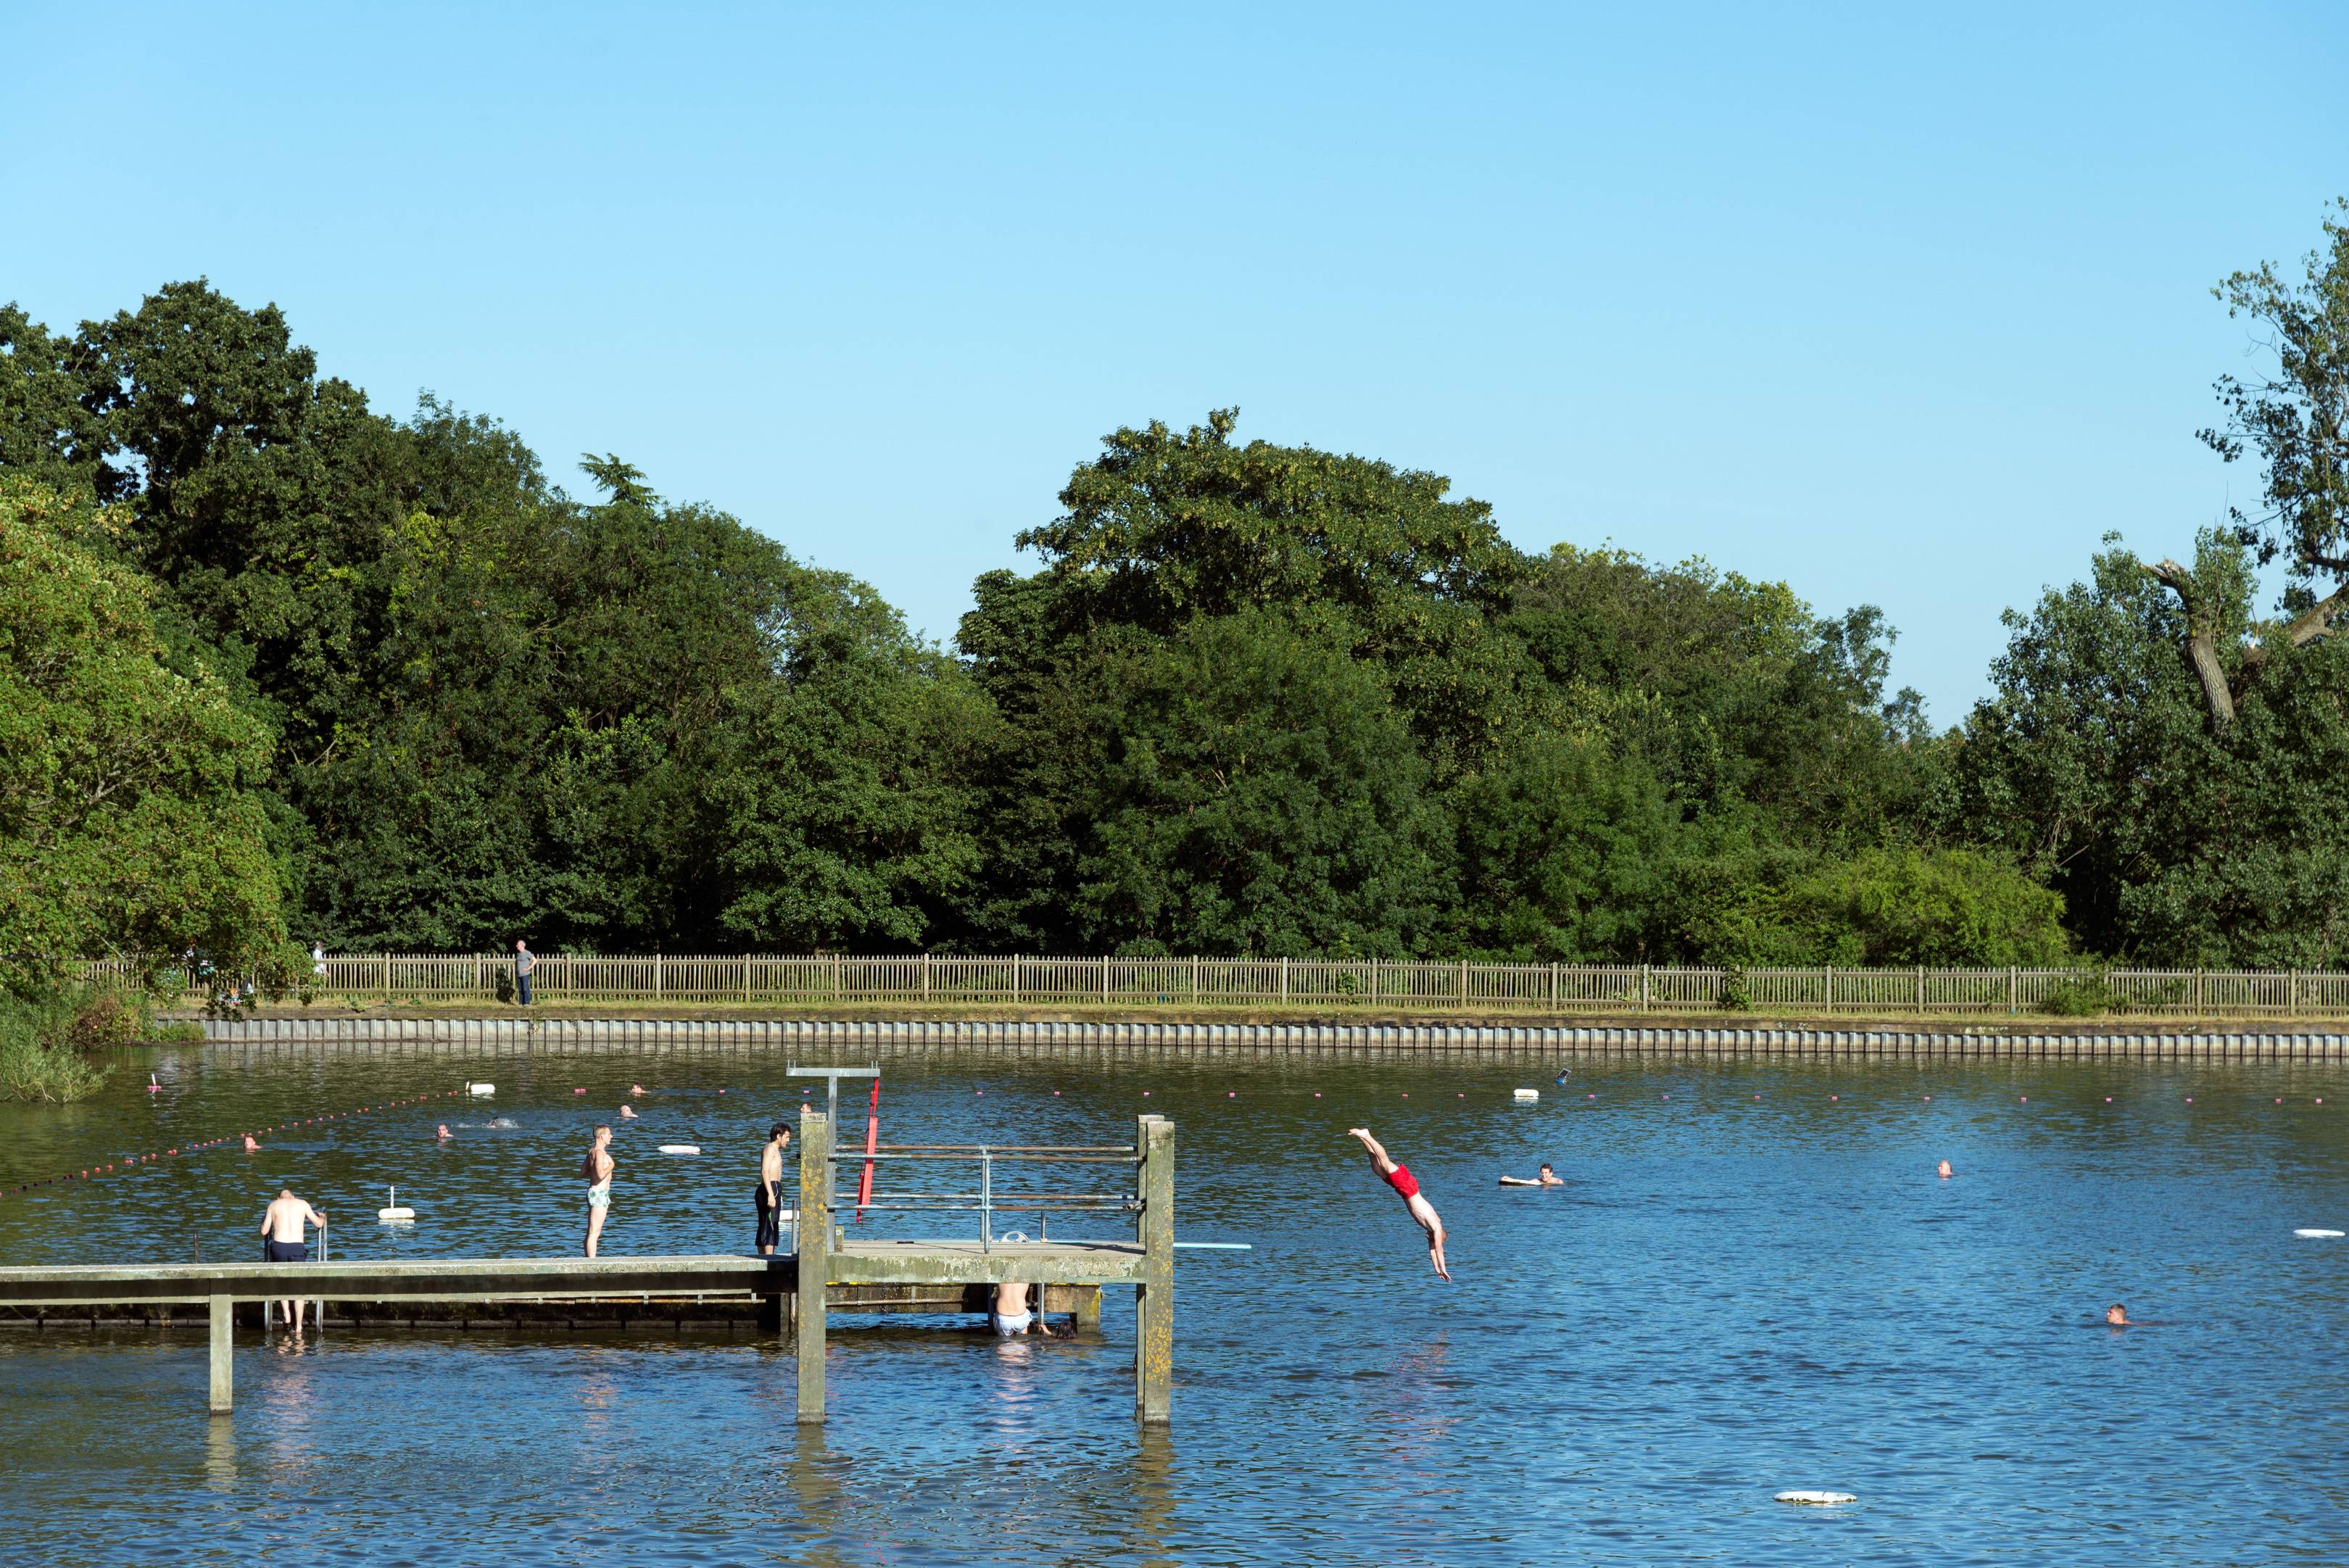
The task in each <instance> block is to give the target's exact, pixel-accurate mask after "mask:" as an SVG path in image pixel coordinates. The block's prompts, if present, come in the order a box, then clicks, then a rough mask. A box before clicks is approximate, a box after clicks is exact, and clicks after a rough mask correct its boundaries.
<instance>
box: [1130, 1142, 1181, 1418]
mask: <svg viewBox="0 0 2349 1568" xmlns="http://www.w3.org/2000/svg"><path fill="white" fill-rule="evenodd" d="M1133 1141H1134V1145H1135V1147H1136V1148H1138V1149H1139V1150H1141V1151H1142V1183H1141V1185H1142V1217H1141V1220H1140V1221H1139V1222H1138V1223H1137V1224H1136V1226H1135V1230H1136V1232H1137V1239H1138V1240H1139V1241H1140V1242H1141V1243H1142V1254H1143V1256H1142V1284H1141V1286H1140V1288H1138V1289H1137V1290H1136V1291H1135V1292H1134V1304H1133V1318H1134V1324H1133V1413H1134V1416H1135V1418H1137V1419H1139V1420H1142V1421H1143V1422H1146V1423H1151V1424H1157V1423H1161V1422H1164V1421H1166V1420H1168V1419H1170V1418H1172V1414H1173V1402H1174V1398H1173V1397H1174V1123H1173V1122H1171V1121H1169V1120H1167V1119H1165V1118H1164V1117H1162V1116H1144V1117H1141V1118H1139V1119H1137V1120H1136V1123H1135V1127H1134V1140H1133Z"/></svg>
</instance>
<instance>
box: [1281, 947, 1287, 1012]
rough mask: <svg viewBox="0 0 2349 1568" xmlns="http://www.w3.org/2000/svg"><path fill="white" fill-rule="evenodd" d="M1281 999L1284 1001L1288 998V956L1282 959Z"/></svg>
mask: <svg viewBox="0 0 2349 1568" xmlns="http://www.w3.org/2000/svg"><path fill="white" fill-rule="evenodd" d="M1280 999H1281V1000H1282V1001H1283V1002H1286V1001H1288V959H1286V958H1284V959H1282V960H1281V961H1280Z"/></svg>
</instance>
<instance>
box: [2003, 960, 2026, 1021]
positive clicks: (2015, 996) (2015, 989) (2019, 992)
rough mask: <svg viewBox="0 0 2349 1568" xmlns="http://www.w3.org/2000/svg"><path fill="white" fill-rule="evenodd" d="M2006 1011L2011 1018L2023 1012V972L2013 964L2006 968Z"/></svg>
mask: <svg viewBox="0 0 2349 1568" xmlns="http://www.w3.org/2000/svg"><path fill="white" fill-rule="evenodd" d="M2006 1010H2007V1013H2008V1014H2009V1016H2012V1015H2013V1014H2016V1013H2020V1012H2021V1011H2023V971H2022V970H2020V969H2018V968H2016V967H2015V966H2014V965H2012V964H2010V965H2007V966H2006Z"/></svg>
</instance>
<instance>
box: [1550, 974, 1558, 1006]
mask: <svg viewBox="0 0 2349 1568" xmlns="http://www.w3.org/2000/svg"><path fill="white" fill-rule="evenodd" d="M1549 1010H1550V1011H1551V1012H1553V1013H1555V1012H1557V965H1555V964H1553V965H1550V966H1549Z"/></svg>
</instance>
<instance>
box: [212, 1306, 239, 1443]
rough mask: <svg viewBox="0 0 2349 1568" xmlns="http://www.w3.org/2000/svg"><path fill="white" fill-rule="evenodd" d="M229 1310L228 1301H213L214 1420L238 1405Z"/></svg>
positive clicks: (233, 1345) (231, 1316)
mask: <svg viewBox="0 0 2349 1568" xmlns="http://www.w3.org/2000/svg"><path fill="white" fill-rule="evenodd" d="M229 1307H230V1303H229V1298H228V1297H226V1296H224V1295H216V1296H214V1297H212V1414H213V1415H215V1416H225V1415H227V1414H228V1413H229V1410H230V1408H231V1407H232V1406H233V1404H234V1403H235V1393H236V1363H235V1361H234V1360H233V1351H234V1349H235V1342H234V1338H233V1336H232V1335H231V1334H230V1332H229V1328H230V1325H231V1323H232V1322H233V1314H232V1313H231V1312H230V1310H229Z"/></svg>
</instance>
